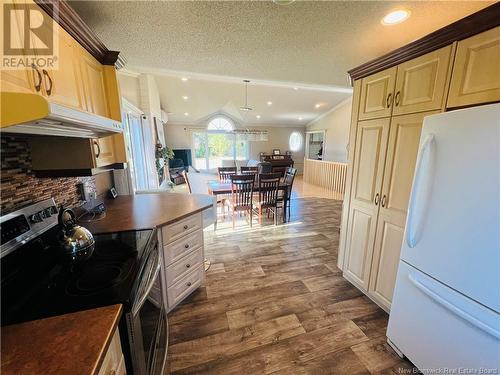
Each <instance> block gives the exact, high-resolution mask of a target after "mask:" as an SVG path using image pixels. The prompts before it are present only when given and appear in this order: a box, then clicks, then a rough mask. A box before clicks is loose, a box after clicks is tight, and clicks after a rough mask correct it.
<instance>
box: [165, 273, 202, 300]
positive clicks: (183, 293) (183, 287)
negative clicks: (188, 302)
mask: <svg viewBox="0 0 500 375" xmlns="http://www.w3.org/2000/svg"><path fill="white" fill-rule="evenodd" d="M204 273H205V270H204V268H203V265H199V266H198V267H196V268H195V269H194V270H192V271H191V272H189V273H188V274H187V275H185V276H183V277H182V278H181V279H180V280H179V281H178V282H176V283H175V284H174V285H172V286H171V287H168V288H167V298H168V306H169V309H172V308H173V307H174V306H175V305H177V304H178V303H179V302H181V301H182V300H183V299H184V298H186V297H187V296H188V295H189V294H190V293H191V292H192V291H194V290H195V289H197V288H198V287H199V286H200V285H201V283H202V281H203V276H204Z"/></svg>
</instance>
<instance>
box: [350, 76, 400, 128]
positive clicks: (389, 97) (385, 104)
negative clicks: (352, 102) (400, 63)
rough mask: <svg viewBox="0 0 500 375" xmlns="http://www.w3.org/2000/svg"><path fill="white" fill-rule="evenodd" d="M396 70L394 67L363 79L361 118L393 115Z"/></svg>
mask: <svg viewBox="0 0 500 375" xmlns="http://www.w3.org/2000/svg"><path fill="white" fill-rule="evenodd" d="M396 72H397V68H396V67H393V68H389V69H386V70H383V71H381V72H379V73H375V74H373V75H371V76H369V77H366V78H363V79H362V81H361V100H360V105H359V117H358V119H359V120H367V119H373V118H380V117H388V116H390V115H391V113H392V102H393V99H394V84H395V82H396Z"/></svg>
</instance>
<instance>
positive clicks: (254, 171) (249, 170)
mask: <svg viewBox="0 0 500 375" xmlns="http://www.w3.org/2000/svg"><path fill="white" fill-rule="evenodd" d="M240 173H241V174H250V175H253V176H254V180H255V181H256V180H257V174H258V173H259V169H258V167H240Z"/></svg>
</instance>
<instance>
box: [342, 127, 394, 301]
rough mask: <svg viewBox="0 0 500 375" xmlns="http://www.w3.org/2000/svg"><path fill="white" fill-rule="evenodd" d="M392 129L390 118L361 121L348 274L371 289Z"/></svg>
mask: <svg viewBox="0 0 500 375" xmlns="http://www.w3.org/2000/svg"><path fill="white" fill-rule="evenodd" d="M388 133H389V119H380V120H370V121H360V122H359V123H358V130H357V136H356V149H355V154H354V167H353V182H352V183H353V189H352V196H351V203H350V208H349V219H348V228H349V229H348V230H349V232H348V234H347V237H346V255H345V256H346V264H345V267H344V269H345V272H344V275H345V276H346V277H347V278H348V279H349V280H351V281H352V282H354V283H356V284H357V286H358V287H360V288H361V289H363V290H365V291H366V290H367V289H368V282H369V275H370V265H371V260H372V254H373V243H374V238H375V230H376V221H377V215H378V207H379V206H378V203H379V202H380V189H381V185H382V173H383V169H384V162H385V154H386V146H387V138H388ZM377 194H378V198H376V195H377ZM376 200H377V202H375V201H376Z"/></svg>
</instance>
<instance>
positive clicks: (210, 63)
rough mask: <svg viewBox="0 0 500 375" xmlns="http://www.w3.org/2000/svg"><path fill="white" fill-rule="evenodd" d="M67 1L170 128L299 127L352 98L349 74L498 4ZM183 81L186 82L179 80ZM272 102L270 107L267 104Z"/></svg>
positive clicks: (459, 2)
mask: <svg viewBox="0 0 500 375" xmlns="http://www.w3.org/2000/svg"><path fill="white" fill-rule="evenodd" d="M71 3H72V6H73V7H74V8H75V9H76V10H77V12H78V13H79V14H80V15H81V16H82V18H83V19H84V20H85V21H86V22H87V23H88V25H89V26H90V27H91V28H92V29H93V30H94V31H95V32H96V34H97V35H98V36H99V37H100V38H101V39H102V40H103V41H104V43H105V44H106V46H107V47H108V48H109V49H112V50H118V51H121V53H122V55H123V56H124V57H125V58H126V60H127V68H128V69H130V70H131V71H135V72H141V73H150V74H154V75H155V78H156V81H157V83H158V87H159V91H160V96H161V103H162V106H163V107H164V109H166V110H167V111H169V112H171V114H170V118H171V119H172V121H174V122H191V123H193V122H196V121H199V120H200V119H203V118H204V117H207V116H210V115H211V114H214V113H217V112H226V113H228V114H230V115H232V116H233V117H235V118H236V119H239V117H240V121H241V122H246V123H248V122H251V123H259V122H262V123H282V124H297V125H305V124H306V123H308V122H310V121H311V120H313V119H314V118H316V117H318V116H319V115H321V114H323V113H324V112H325V111H328V110H329V109H331V108H332V107H334V106H335V105H337V104H338V103H340V102H341V101H342V100H344V99H346V98H347V97H349V96H350V91H349V90H350V87H349V83H348V79H347V73H346V72H347V70H349V69H351V68H353V67H356V66H357V65H359V64H362V63H364V62H366V61H368V60H370V59H373V58H376V57H378V56H380V55H382V54H385V53H387V52H389V51H391V50H393V49H396V48H398V47H401V46H403V45H405V44H407V43H409V42H411V41H412V40H415V39H418V38H420V37H422V36H424V35H426V34H428V33H430V32H432V31H434V30H437V29H439V28H441V27H443V26H445V25H447V24H449V23H451V22H453V21H455V20H458V19H460V18H463V17H464V16H466V15H469V14H471V13H474V12H476V11H478V10H480V9H482V8H484V7H486V6H488V5H490V4H492V2H482V1H413V2H408V1H404V2H401V1H296V2H294V3H292V4H290V5H278V4H276V3H274V2H272V1H72V2H71ZM401 8H404V9H407V10H409V11H410V12H411V16H410V18H409V19H408V20H407V21H405V22H403V23H400V24H397V25H392V26H383V25H382V24H381V22H380V21H381V19H382V18H383V17H384V16H385V15H386V14H387V13H388V12H390V11H392V10H395V9H401ZM183 76H185V77H189V80H188V81H185V82H184V81H181V80H180V78H181V77H183ZM243 78H248V79H250V80H252V83H251V86H250V89H249V104H250V105H252V106H253V107H254V111H251V112H249V113H243V112H242V111H239V110H238V108H239V107H240V106H242V105H243V104H244V95H243V85H242V83H241V81H242V79H243ZM294 87H300V89H299V90H294V89H293V88H294ZM183 96H188V97H189V99H183ZM267 101H272V102H273V104H272V105H271V106H268V105H267ZM316 104H320V107H319V108H316V107H315V105H316ZM184 113H188V115H185V114H184ZM257 115H259V116H260V118H257ZM238 116H239V117H238Z"/></svg>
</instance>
